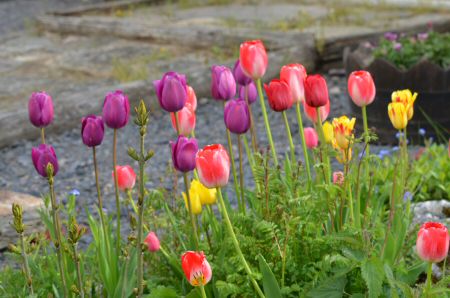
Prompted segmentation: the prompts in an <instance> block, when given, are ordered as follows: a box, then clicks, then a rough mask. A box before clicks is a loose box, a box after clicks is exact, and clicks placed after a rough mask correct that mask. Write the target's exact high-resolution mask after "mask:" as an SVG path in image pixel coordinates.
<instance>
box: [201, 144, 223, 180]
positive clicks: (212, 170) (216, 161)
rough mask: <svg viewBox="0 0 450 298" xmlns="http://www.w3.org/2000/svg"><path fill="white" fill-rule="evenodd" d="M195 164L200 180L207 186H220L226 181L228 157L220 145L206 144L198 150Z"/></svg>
mask: <svg viewBox="0 0 450 298" xmlns="http://www.w3.org/2000/svg"><path fill="white" fill-rule="evenodd" d="M196 166H197V170H198V176H199V178H200V182H201V183H202V184H203V185H205V186H206V187H207V188H216V187H222V186H225V185H226V184H227V183H228V178H229V176H230V158H229V157H228V153H227V151H226V150H225V148H224V147H223V146H222V145H220V144H214V145H208V146H205V147H204V148H203V149H201V150H199V151H198V152H197V156H196Z"/></svg>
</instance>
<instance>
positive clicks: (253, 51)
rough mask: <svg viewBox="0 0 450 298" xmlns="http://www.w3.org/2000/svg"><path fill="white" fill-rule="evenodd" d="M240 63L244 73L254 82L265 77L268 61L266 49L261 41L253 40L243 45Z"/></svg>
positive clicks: (240, 52)
mask: <svg viewBox="0 0 450 298" xmlns="http://www.w3.org/2000/svg"><path fill="white" fill-rule="evenodd" d="M239 61H240V66H241V68H242V71H243V72H244V74H246V75H247V76H249V77H251V78H252V79H253V80H257V79H260V78H262V77H263V76H264V74H265V73H266V69H267V64H268V59H267V53H266V49H265V47H264V44H263V43H262V41H261V40H251V41H246V42H244V43H241V46H240V50H239Z"/></svg>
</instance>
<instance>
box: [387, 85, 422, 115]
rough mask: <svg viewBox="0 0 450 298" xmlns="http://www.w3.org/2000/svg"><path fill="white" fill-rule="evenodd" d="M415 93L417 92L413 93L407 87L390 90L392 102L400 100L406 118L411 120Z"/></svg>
mask: <svg viewBox="0 0 450 298" xmlns="http://www.w3.org/2000/svg"><path fill="white" fill-rule="evenodd" d="M417 95H418V94H417V92H414V94H413V93H412V92H411V90H409V89H405V90H398V91H394V92H392V102H401V103H402V104H403V105H404V106H405V110H406V113H407V117H408V120H411V118H412V117H413V115H414V102H415V101H416V99H417Z"/></svg>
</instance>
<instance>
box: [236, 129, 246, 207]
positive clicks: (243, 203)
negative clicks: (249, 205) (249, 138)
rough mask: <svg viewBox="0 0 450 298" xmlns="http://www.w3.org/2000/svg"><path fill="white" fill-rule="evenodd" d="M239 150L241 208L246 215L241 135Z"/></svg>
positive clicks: (239, 136)
mask: <svg viewBox="0 0 450 298" xmlns="http://www.w3.org/2000/svg"><path fill="white" fill-rule="evenodd" d="M238 148H239V183H240V187H241V207H242V213H243V214H244V215H245V197H244V168H243V166H242V159H243V153H242V140H241V135H240V134H238Z"/></svg>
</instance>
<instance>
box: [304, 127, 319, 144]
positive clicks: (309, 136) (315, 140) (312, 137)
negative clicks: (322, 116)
mask: <svg viewBox="0 0 450 298" xmlns="http://www.w3.org/2000/svg"><path fill="white" fill-rule="evenodd" d="M303 131H304V134H305V143H306V147H308V148H309V149H313V148H316V147H317V145H319V136H318V135H317V132H316V130H315V129H314V128H312V127H306V128H305V129H304V130H303Z"/></svg>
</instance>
